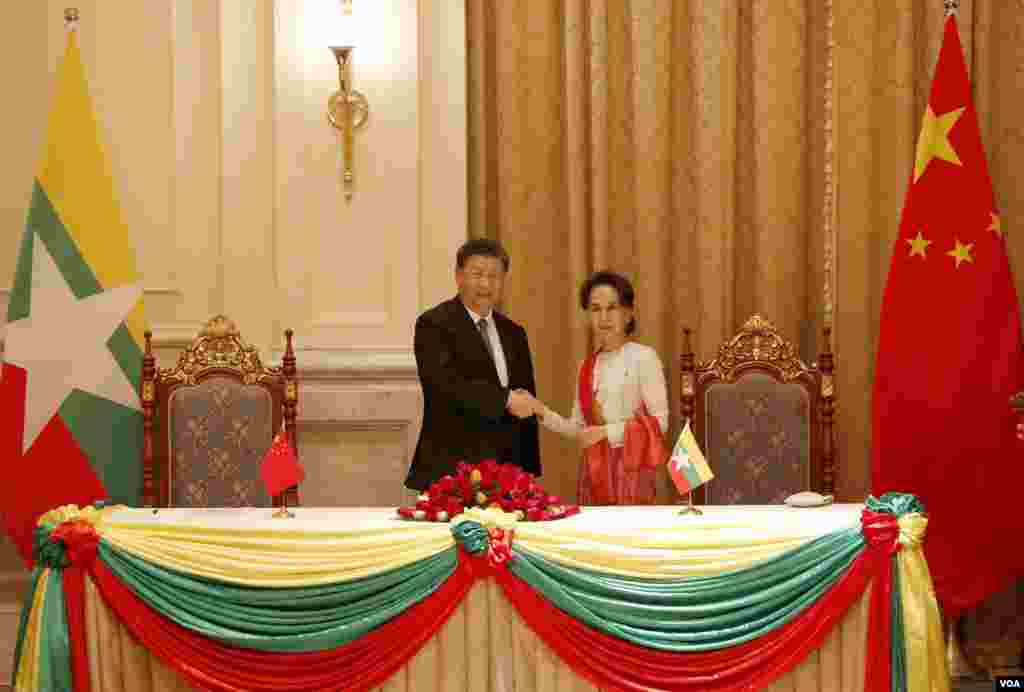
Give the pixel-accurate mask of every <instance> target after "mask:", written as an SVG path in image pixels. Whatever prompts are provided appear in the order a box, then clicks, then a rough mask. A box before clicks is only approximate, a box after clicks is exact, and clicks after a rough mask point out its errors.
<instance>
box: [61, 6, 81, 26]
mask: <svg viewBox="0 0 1024 692" xmlns="http://www.w3.org/2000/svg"><path fill="white" fill-rule="evenodd" d="M64 25H65V26H66V27H67V28H69V29H74V28H75V27H77V26H78V8H77V7H68V8H66V9H65V10H64Z"/></svg>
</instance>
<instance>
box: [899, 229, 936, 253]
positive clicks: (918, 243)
mask: <svg viewBox="0 0 1024 692" xmlns="http://www.w3.org/2000/svg"><path fill="white" fill-rule="evenodd" d="M905 240H906V241H907V243H908V244H909V245H910V255H909V256H910V257H913V256H914V255H920V256H921V257H923V258H927V255H925V252H926V251H927V250H928V246H929V245H931V244H932V241H930V240H928V239H926V238H925V237H924V235H923V234H922V233H921V231H918V232H917V237H916V238H906V239H905Z"/></svg>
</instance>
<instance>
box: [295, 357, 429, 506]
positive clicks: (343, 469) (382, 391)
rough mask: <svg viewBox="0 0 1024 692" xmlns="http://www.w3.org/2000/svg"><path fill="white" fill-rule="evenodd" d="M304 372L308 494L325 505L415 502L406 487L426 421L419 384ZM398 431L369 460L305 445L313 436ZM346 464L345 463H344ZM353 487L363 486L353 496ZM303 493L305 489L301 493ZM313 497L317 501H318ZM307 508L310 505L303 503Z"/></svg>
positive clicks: (300, 417) (302, 429)
mask: <svg viewBox="0 0 1024 692" xmlns="http://www.w3.org/2000/svg"><path fill="white" fill-rule="evenodd" d="M316 372H317V373H318V374H317V375H315V376H314V375H310V371H303V370H302V369H301V368H300V371H299V403H298V409H297V420H296V424H297V427H298V440H299V455H300V457H301V458H302V462H303V465H304V466H305V467H306V469H307V483H309V481H311V480H312V481H313V482H314V483H316V484H317V485H316V487H315V490H314V491H313V492H311V493H307V496H309V495H312V496H313V497H314V498H315V499H316V498H319V499H320V500H321V502H322V503H324V504H331V505H333V504H336V503H341V504H352V503H353V502H355V503H356V504H360V505H367V506H371V505H376V506H379V505H384V506H388V505H398V504H402V503H407V502H409V501H411V500H412V499H414V498H415V496H416V493H415V492H414V491H410V490H408V489H406V488H405V487H404V485H403V483H404V481H405V475H406V473H407V472H408V469H409V464H410V463H411V461H412V455H413V452H414V451H415V449H416V440H417V438H418V437H419V431H420V426H421V425H422V419H423V397H422V394H421V391H420V387H419V384H418V383H417V382H416V381H415V380H408V379H406V380H405V381H404V382H403V381H398V380H397V379H390V380H387V379H385V380H381V379H380V378H379V377H378V378H377V379H376V380H374V379H373V377H374V376H373V374H372V373H368V372H367V373H358V374H357V372H356V371H355V370H353V369H344V370H341V371H335V372H332V371H330V370H329V369H323V368H322V369H321V370H319V371H316ZM325 432H327V433H331V432H335V433H341V434H342V439H343V434H344V433H354V432H382V433H398V439H397V440H394V439H392V441H391V442H387V441H386V438H385V440H384V441H382V442H381V443H380V444H379V446H376V447H374V448H373V450H372V453H371V457H370V458H362V457H361V455H357V456H354V457H350V458H349V457H343V458H340V459H339V457H338V455H344V454H345V453H346V450H345V448H344V447H341V448H337V447H333V446H327V447H324V446H322V445H321V446H317V445H311V444H308V443H307V444H303V435H304V434H308V433H325ZM339 461H341V463H339ZM353 484H355V485H358V486H359V487H361V488H363V490H362V491H360V492H358V493H353V492H352V488H353V487H354V486H353ZM300 492H301V491H300ZM315 499H314V501H315ZM303 503H304V504H305V503H306V501H305V500H303Z"/></svg>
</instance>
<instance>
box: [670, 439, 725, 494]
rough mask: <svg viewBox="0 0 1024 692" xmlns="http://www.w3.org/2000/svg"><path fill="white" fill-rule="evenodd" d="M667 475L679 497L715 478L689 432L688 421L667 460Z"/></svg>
mask: <svg viewBox="0 0 1024 692" xmlns="http://www.w3.org/2000/svg"><path fill="white" fill-rule="evenodd" d="M668 475H670V476H671V477H672V482H673V483H675V484H676V488H677V489H678V490H679V493H680V494H681V495H685V494H686V493H689V492H692V491H693V489H694V488H696V487H698V486H701V485H704V484H705V483H707V482H708V481H709V480H711V479H712V478H714V477H715V474H714V473H712V472H711V467H710V466H708V462H707V459H705V458H704V454H703V453H701V451H700V447H698V446H697V440H696V439H695V438H694V436H693V431H691V430H690V421H686V426H685V427H683V432H681V433H679V439H678V440H676V446H675V449H673V450H672V456H671V457H670V458H669V460H668Z"/></svg>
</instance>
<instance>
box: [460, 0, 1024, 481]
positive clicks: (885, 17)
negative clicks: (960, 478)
mask: <svg viewBox="0 0 1024 692" xmlns="http://www.w3.org/2000/svg"><path fill="white" fill-rule="evenodd" d="M943 18H944V14H943V6H942V2H941V0H891V1H889V2H864V1H863V0H737V1H736V2H702V1H700V0H502V2H493V1H492V0H467V26H468V61H469V155H470V193H469V198H470V233H471V235H473V236H488V237H495V238H498V239H500V240H501V241H502V242H503V243H504V244H505V245H506V247H507V248H508V250H509V251H510V253H511V255H512V262H513V264H512V273H511V275H510V280H509V285H508V288H507V293H506V297H505V305H504V308H505V310H506V311H507V312H508V313H509V314H510V315H511V316H512V317H514V318H515V319H517V320H518V321H520V322H522V323H523V324H524V325H525V326H526V328H527V330H528V332H529V335H530V340H531V345H532V349H533V353H534V360H535V365H536V368H537V380H538V388H539V393H540V396H541V398H543V399H544V400H545V401H546V402H547V403H548V404H549V405H552V406H553V407H555V408H557V409H558V410H560V411H562V412H563V413H568V409H569V407H570V405H571V402H572V396H573V391H572V390H573V387H574V378H575V369H576V365H577V363H578V362H579V360H580V359H581V358H582V357H583V356H584V355H585V354H586V352H587V350H588V348H589V341H588V336H587V333H586V328H585V323H584V321H583V315H582V313H581V311H580V310H579V307H578V305H577V303H576V301H577V296H576V292H577V290H578V287H579V285H580V283H581V282H582V281H583V279H584V278H585V277H586V276H587V274H588V273H589V272H591V271H593V270H595V269H599V268H606V267H607V268H612V269H614V270H617V271H620V272H622V273H624V274H626V275H627V276H628V277H630V278H631V279H632V280H633V282H634V285H635V286H636V288H637V321H638V325H639V329H638V334H637V338H638V340H640V341H642V342H644V343H647V344H649V345H651V346H653V347H655V348H656V349H657V350H658V352H659V353H660V354H661V357H662V360H663V362H664V363H665V366H666V369H667V375H668V379H669V387H670V399H671V400H672V402H673V406H674V407H675V408H674V410H673V412H674V414H675V415H674V416H673V425H672V431H671V432H672V434H675V433H676V432H677V431H678V429H679V420H678V398H679V387H678V373H679V355H680V351H681V343H680V342H681V330H682V328H683V327H684V326H689V327H692V328H693V329H694V330H695V343H694V346H695V350H696V351H697V355H698V358H701V359H704V358H709V357H711V356H712V355H713V354H714V353H715V351H716V350H717V347H718V345H719V344H721V343H722V341H723V340H725V339H726V338H728V337H729V336H731V335H732V334H733V333H734V332H735V331H736V330H737V329H738V328H739V327H740V326H741V324H742V323H743V321H744V320H745V319H746V318H747V317H749V316H750V315H751V314H752V313H754V312H760V313H761V314H762V315H764V316H765V317H766V318H768V319H769V320H771V321H773V322H774V323H775V324H776V326H777V327H779V329H780V331H781V332H782V333H783V334H784V335H786V337H787V338H789V339H791V340H792V341H794V342H795V343H797V344H798V345H799V348H800V351H801V355H802V357H803V358H805V359H806V360H808V361H813V360H815V359H816V357H817V354H818V353H819V351H820V349H821V346H822V344H821V336H820V334H821V328H822V326H823V324H824V319H825V318H824V312H825V300H824V295H825V289H824V286H825V279H826V270H825V248H826V242H827V241H828V237H829V236H828V233H827V224H826V220H825V215H826V209H825V206H824V201H825V199H826V181H827V180H828V179H830V180H831V181H832V182H833V184H834V190H835V198H834V199H835V204H834V209H833V213H832V214H831V215H829V216H830V218H831V219H832V221H833V223H834V228H835V230H834V239H835V245H834V247H833V249H832V250H833V251H832V255H833V258H834V263H833V265H832V266H833V271H830V272H829V274H830V275H833V274H834V285H833V286H832V297H833V301H832V305H833V307H834V328H835V333H834V336H833V348H834V351H835V353H836V358H837V368H838V378H837V380H838V381H837V390H838V395H839V400H838V404H839V410H838V418H837V427H838V435H839V449H838V450H837V451H838V457H837V461H838V464H839V471H838V478H837V486H838V494H839V497H840V499H843V500H850V501H858V500H862V499H863V498H864V496H865V495H866V493H867V492H868V489H869V483H870V459H869V453H870V429H871V424H870V398H871V385H872V378H873V369H874V359H875V344H876V338H877V336H876V335H877V325H878V315H879V309H880V307H881V298H882V291H883V288H884V284H885V279H886V275H887V273H888V268H889V260H890V252H891V247H892V245H893V242H894V240H895V237H896V233H897V229H898V223H899V214H900V210H901V206H902V202H903V196H904V194H905V192H906V183H907V176H908V174H909V171H910V170H911V165H912V161H913V156H914V146H915V140H916V135H917V130H918V127H919V124H920V119H921V113H922V111H923V108H924V105H925V103H926V100H927V95H928V88H929V83H930V79H931V71H932V68H933V65H934V63H935V59H936V56H937V54H938V48H939V45H940V43H941V39H942V25H943ZM959 22H960V30H961V37H962V41H963V43H964V47H965V51H966V55H967V59H968V63H969V66H970V69H971V71H972V75H973V77H974V80H975V84H976V89H975V91H976V98H977V104H978V109H979V112H980V115H981V123H982V131H983V134H984V137H985V145H986V148H987V152H988V155H989V160H990V162H991V167H992V174H993V178H994V182H995V189H996V197H997V203H998V204H999V206H1000V208H1001V209H1002V212H1003V218H1004V219H1006V221H1005V226H1006V227H1009V229H1010V234H1009V238H1010V239H1009V244H1010V249H1011V261H1012V262H1013V263H1014V266H1016V267H1022V266H1024V242H1020V241H1017V240H1016V239H1015V237H1014V235H1013V219H1014V217H1015V216H1016V212H1018V211H1019V212H1021V213H1024V189H1022V188H1020V186H1016V185H1014V175H1013V165H1014V164H1015V163H1016V162H1017V161H1018V160H1019V159H1020V157H1019V156H1018V154H1024V132H1022V130H1024V124H1022V122H1021V120H1020V118H1019V117H1017V115H1016V114H1017V111H1018V106H1019V104H1020V102H1021V101H1022V96H1021V92H1020V90H1019V88H1017V86H1016V85H1017V83H1018V82H1019V73H1020V72H1021V70H1022V68H1024V4H1022V3H1021V2H998V3H993V2H980V1H979V0H973V1H972V0H962V2H961V9H960V19H959ZM830 36H832V37H833V43H832V45H830V44H829V37H830ZM830 55H831V56H832V57H833V58H834V71H833V74H832V76H833V79H832V81H831V83H828V80H827V79H826V78H827V75H828V71H827V70H826V66H827V65H828V58H829V56H830ZM828 93H831V98H832V101H831V107H830V108H828V109H827V108H826V98H827V94H828ZM827 114H828V117H827ZM828 127H831V128H832V129H831V130H828V129H827V128H828ZM830 139H831V147H826V144H827V143H829V141H830ZM827 176H830V178H827ZM1018 282H1021V273H1020V271H1018ZM1022 289H1024V283H1019V288H1018V290H1019V291H1021V290H1022ZM941 328H942V327H941V325H936V334H935V335H933V336H932V337H928V336H922V340H923V341H924V340H926V339H927V338H941ZM951 367H955V364H951ZM542 455H543V464H544V481H545V484H546V485H547V486H548V487H549V488H550V489H551V490H553V491H556V492H559V493H560V494H563V495H567V496H570V497H573V496H575V489H576V478H577V470H578V469H577V467H578V453H577V451H576V450H575V449H574V447H573V446H572V445H571V444H568V443H566V442H564V441H562V440H559V439H557V438H556V437H555V436H554V435H551V434H548V433H542ZM662 486H663V487H662V491H663V492H664V496H663V499H665V500H671V499H672V498H673V497H674V494H672V493H669V492H668V484H667V482H666V480H665V479H664V478H663V479H662Z"/></svg>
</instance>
